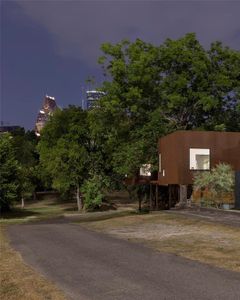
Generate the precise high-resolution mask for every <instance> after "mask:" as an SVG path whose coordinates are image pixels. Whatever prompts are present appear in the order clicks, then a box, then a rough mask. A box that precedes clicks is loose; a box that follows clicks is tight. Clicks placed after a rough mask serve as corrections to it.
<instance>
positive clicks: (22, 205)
mask: <svg viewBox="0 0 240 300" xmlns="http://www.w3.org/2000/svg"><path fill="white" fill-rule="evenodd" d="M21 201H22V204H21V207H22V209H23V208H24V204H25V203H24V197H23V196H22V200H21Z"/></svg>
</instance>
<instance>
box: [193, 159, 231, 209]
mask: <svg viewBox="0 0 240 300" xmlns="http://www.w3.org/2000/svg"><path fill="white" fill-rule="evenodd" d="M193 189H194V191H195V192H196V191H201V194H202V196H201V198H202V199H201V202H202V204H205V205H207V206H219V205H221V204H222V203H224V198H226V194H228V195H229V194H231V193H233V190H234V172H233V170H232V167H231V166H230V165H228V164H224V163H220V164H218V165H217V166H216V167H215V168H213V169H212V170H211V171H210V172H205V171H204V172H201V173H198V174H197V175H196V176H195V178H194V186H193Z"/></svg>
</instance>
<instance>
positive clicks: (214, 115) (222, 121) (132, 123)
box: [91, 33, 240, 175]
mask: <svg viewBox="0 0 240 300" xmlns="http://www.w3.org/2000/svg"><path fill="white" fill-rule="evenodd" d="M102 51H103V56H102V57H100V59H99V62H100V64H101V65H102V68H103V71H104V74H105V76H106V80H105V82H104V83H103V85H102V87H101V90H103V91H104V92H105V96H104V97H102V99H101V100H100V101H99V106H98V108H97V109H95V110H93V111H92V112H91V114H92V122H91V127H92V132H93V133H94V135H95V136H96V137H98V138H97V139H98V140H99V141H100V142H101V143H102V149H103V152H105V153H106V156H107V157H108V160H107V161H108V164H109V165H112V167H113V169H114V170H115V171H116V172H117V173H120V174H121V175H123V174H124V173H128V174H133V173H134V172H135V171H136V170H137V168H139V166H140V165H141V164H143V163H147V162H152V163H153V164H155V166H156V160H157V146H156V145H157V140H158V138H159V137H160V136H162V135H165V134H166V133H169V132H172V131H174V130H179V129H184V130H190V129H197V130H206V129H207V130H231V131H237V130H239V129H240V121H239V120H240V119H239V105H240V104H239V101H240V94H239V89H240V77H239V76H240V53H239V51H236V50H233V49H230V48H228V47H224V46H223V45H222V44H221V43H219V42H215V43H213V44H212V45H211V46H210V49H209V50H206V49H205V48H204V47H203V46H202V45H201V44H200V43H199V41H198V40H197V39H196V36H195V34H193V33H190V34H187V35H185V36H184V37H183V38H181V39H178V40H170V39H167V40H166V41H165V43H163V44H162V45H160V46H153V45H151V44H149V43H145V42H143V41H141V40H140V39H137V40H136V41H135V42H133V43H130V42H129V41H126V40H124V41H122V42H120V43H117V44H115V45H113V44H110V43H106V44H103V45H102Z"/></svg>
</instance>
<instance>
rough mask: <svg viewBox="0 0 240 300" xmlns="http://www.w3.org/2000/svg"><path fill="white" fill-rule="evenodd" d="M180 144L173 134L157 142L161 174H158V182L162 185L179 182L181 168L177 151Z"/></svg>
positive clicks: (179, 155) (179, 153)
mask: <svg viewBox="0 0 240 300" xmlns="http://www.w3.org/2000/svg"><path fill="white" fill-rule="evenodd" d="M181 143H182V141H181V138H180V136H179V135H176V134H175V133H173V134H169V135H167V136H165V137H163V138H161V139H160V140H159V143H158V153H161V172H159V173H158V181H159V183H160V184H162V185H165V184H176V183H177V182H179V176H180V174H179V172H180V168H181V159H180V158H181V152H180V151H179V149H180V148H181V147H180V144H181ZM176 166H178V167H176Z"/></svg>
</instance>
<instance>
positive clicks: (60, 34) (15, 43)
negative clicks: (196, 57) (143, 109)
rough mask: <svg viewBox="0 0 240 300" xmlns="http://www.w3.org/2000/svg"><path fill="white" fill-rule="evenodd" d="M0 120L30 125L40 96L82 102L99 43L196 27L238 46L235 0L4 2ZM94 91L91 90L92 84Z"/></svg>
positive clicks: (202, 35)
mask: <svg viewBox="0 0 240 300" xmlns="http://www.w3.org/2000/svg"><path fill="white" fill-rule="evenodd" d="M0 8H1V28H2V29H1V41H2V43H1V69H2V72H1V78H2V79H1V121H5V122H7V123H10V124H11V125H20V126H23V127H25V128H26V129H33V128H34V124H35V120H36V115H37V112H38V110H39V108H40V107H41V101H42V98H43V97H44V96H45V95H46V94H49V95H53V96H54V97H56V99H57V100H58V105H59V106H60V107H66V106H67V105H68V104H74V105H79V106H81V100H82V96H83V89H84V90H87V89H89V87H87V85H86V84H85V80H86V79H87V78H88V77H89V76H95V78H96V86H94V87H93V88H96V87H98V86H100V85H101V82H102V81H103V76H102V74H101V67H100V66H98V64H97V58H98V57H99V56H100V55H101V51H100V46H101V44H102V43H104V42H111V43H116V42H119V41H120V40H121V39H123V38H128V39H129V40H131V41H134V40H135V39H136V38H140V39H142V40H144V41H146V42H151V43H153V44H155V45H160V44H161V43H163V42H164V40H165V39H166V38H172V39H177V38H180V37H182V36H183V35H184V34H186V33H188V32H196V34H197V38H198V39H199V41H200V42H201V43H202V45H203V46H204V47H206V48H208V47H209V45H210V43H211V42H213V41H215V40H221V41H222V42H223V44H224V45H227V46H229V47H231V48H233V49H236V50H239V49H240V20H239V16H238V13H239V11H240V2H236V1H202V2H201V1H168V2H167V1H151V2H149V1H111V2H110V1H88V2H86V1H61V2H60V1H59V2H55V1H21V0H19V1H2V2H1V4H0ZM90 89H92V87H91V88H90Z"/></svg>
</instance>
